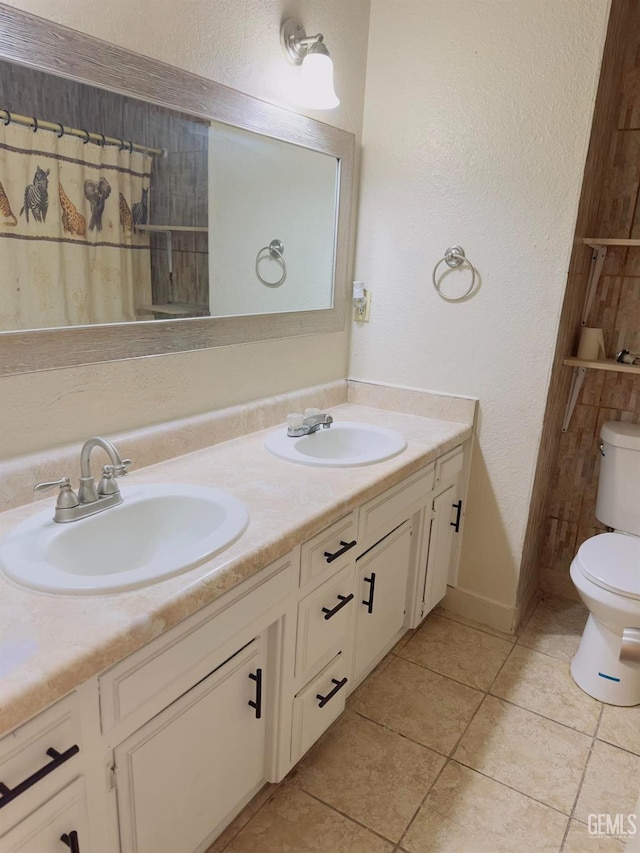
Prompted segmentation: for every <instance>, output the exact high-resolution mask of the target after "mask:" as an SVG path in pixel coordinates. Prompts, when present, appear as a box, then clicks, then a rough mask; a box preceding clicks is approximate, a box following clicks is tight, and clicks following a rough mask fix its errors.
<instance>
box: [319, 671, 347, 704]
mask: <svg viewBox="0 0 640 853" xmlns="http://www.w3.org/2000/svg"><path fill="white" fill-rule="evenodd" d="M348 680H349V679H348V678H347V677H346V676H345V677H344V678H343V679H342V680H341V681H337V679H335V678H332V679H331V683H332V684H335V687H334V688H333V690H331V691H330V692H329V693H327V695H326V696H322V694H321V693H318V694H316V699H319V700H320V701H319V702H318V708H324V706H325V705H326V704H327V702H329V701H330V700H331V699H333V697H334V696H335V695H336V693H337V692H338V690H342V688H343V687H344V686H345V684H346V683H347V681H348Z"/></svg>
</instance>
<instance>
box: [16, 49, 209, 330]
mask: <svg viewBox="0 0 640 853" xmlns="http://www.w3.org/2000/svg"><path fill="white" fill-rule="evenodd" d="M0 108H3V109H8V110H11V111H13V112H16V113H21V114H23V115H34V116H36V118H39V119H46V120H47V121H53V122H61V123H62V124H66V125H68V126H71V127H79V128H83V129H86V130H89V131H92V132H95V133H104V134H105V135H106V136H115V137H118V138H123V139H126V140H132V141H133V142H139V143H142V144H143V145H148V146H150V147H152V148H166V150H167V152H168V156H167V157H166V158H165V159H161V158H156V160H155V162H154V164H153V170H152V177H151V187H150V190H149V211H150V221H151V223H154V224H160V225H165V224H172V225H197V226H206V225H207V182H208V155H207V151H208V125H207V124H206V123H204V122H201V121H199V120H198V119H194V118H191V117H190V116H186V115H182V114H180V113H176V112H173V111H171V110H166V109H163V108H162V107H157V106H154V105H152V104H145V103H144V102H143V101H137V100H135V99H134V98H127V97H124V96H123V95H117V94H114V93H112V92H106V91H103V90H101V89H96V88H94V87H92V86H86V85H84V84H81V83H76V82H74V81H72V80H65V79H63V78H59V77H54V76H53V75H49V74H44V73H42V72H40V71H34V70H32V69H30V68H23V67H21V66H18V65H12V64H11V63H8V62H2V61H0ZM40 132H42V133H45V132H46V131H40ZM90 144H91V143H90ZM207 252H208V240H207V235H206V234H198V235H193V234H184V235H174V237H173V266H174V272H173V286H172V287H171V286H170V281H169V275H168V269H167V259H166V250H165V238H164V235H162V234H153V235H151V275H152V288H153V301H154V303H166V302H179V303H185V302H186V303H198V304H207V303H208V299H209V281H208V259H207ZM158 316H160V315H158ZM163 316H165V315H163Z"/></svg>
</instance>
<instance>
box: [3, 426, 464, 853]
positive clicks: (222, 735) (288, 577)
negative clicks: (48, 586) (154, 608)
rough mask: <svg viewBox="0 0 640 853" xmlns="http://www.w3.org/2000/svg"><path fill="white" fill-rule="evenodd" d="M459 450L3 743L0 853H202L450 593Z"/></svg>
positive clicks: (459, 512)
mask: <svg viewBox="0 0 640 853" xmlns="http://www.w3.org/2000/svg"><path fill="white" fill-rule="evenodd" d="M469 447H470V442H468V443H467V444H466V445H460V446H459V447H457V448H455V449H454V450H452V451H450V452H448V453H446V454H445V455H443V456H441V457H440V458H439V459H437V460H436V461H435V462H433V463H430V464H428V465H426V466H425V467H424V468H422V469H421V470H419V471H416V472H415V473H413V474H411V475H410V476H408V477H406V478H405V479H404V480H402V481H401V482H400V483H397V484H396V485H394V486H393V487H391V488H389V489H387V490H386V491H385V492H383V493H382V494H380V495H378V496H376V497H374V498H372V499H371V500H369V501H367V502H365V503H364V504H362V505H361V506H360V507H358V508H356V509H353V510H351V511H349V512H347V514H345V515H344V516H342V517H341V518H340V519H338V521H336V522H334V523H333V524H331V525H329V527H327V528H325V529H324V530H322V531H321V532H319V533H317V534H316V535H315V536H313V537H311V538H310V539H308V540H307V541H306V542H303V543H302V544H300V545H298V546H296V547H295V548H294V549H293V551H292V552H291V553H290V554H288V555H287V556H285V557H283V558H281V559H279V560H277V561H276V562H274V563H271V564H270V565H269V566H267V567H266V568H263V569H262V570H260V571H259V572H257V573H255V574H254V575H252V576H251V577H250V578H248V579H247V580H245V581H244V582H242V583H241V584H239V585H238V586H236V587H235V588H234V589H232V590H230V591H229V592H227V593H225V594H224V595H222V596H221V597H219V598H218V599H216V600H214V601H213V602H211V603H210V604H208V605H207V606H205V607H203V608H202V609H201V610H199V611H197V612H195V613H193V614H192V615H191V616H189V617H188V618H186V619H185V620H184V621H182V622H180V623H179V624H177V625H175V626H174V627H172V628H171V629H169V630H168V631H166V632H164V633H162V634H160V635H159V636H157V637H156V638H155V639H153V640H151V641H150V642H149V643H147V645H145V646H143V647H141V648H140V649H138V650H137V651H135V652H133V653H132V654H130V655H128V656H127V657H126V658H124V659H123V660H121V661H119V662H118V663H116V664H115V665H114V666H112V667H111V668H110V669H108V670H106V671H104V672H102V673H101V674H100V675H97V676H94V677H93V678H92V679H90V680H89V681H87V682H85V683H84V684H82V685H79V686H78V687H77V688H76V690H75V692H74V693H72V694H70V695H69V696H67V697H65V698H64V699H62V700H60V701H59V702H57V703H56V704H55V705H53V706H51V707H50V708H48V709H47V710H46V711H44V712H42V713H41V714H39V715H38V716H37V717H35V718H34V719H33V720H31V721H29V722H28V723H26V724H25V725H24V726H22V727H21V728H19V729H17V730H16V731H15V732H13V733H11V734H9V735H7V736H5V737H4V738H2V739H1V740H0V850H1V851H2V853H65V851H66V850H71V851H72V853H81V851H82V853H86V851H90V853H203V851H205V850H206V848H207V846H208V845H210V844H211V843H212V842H213V840H214V839H215V838H216V836H217V835H218V834H219V833H220V832H221V831H222V829H223V828H224V827H225V826H226V825H227V824H228V823H229V821H230V820H231V819H232V818H233V817H234V816H235V814H237V813H238V811H240V810H241V808H242V807H243V806H244V805H246V803H247V802H248V801H249V800H250V799H251V798H252V796H253V795H254V794H255V793H256V792H257V791H258V790H259V789H260V788H261V787H262V785H263V784H264V783H265V782H267V781H269V782H278V781H280V780H281V779H282V778H283V776H284V775H285V774H286V773H287V772H288V771H289V770H290V769H291V767H293V765H294V764H295V763H296V762H297V761H298V760H299V759H300V758H301V757H302V756H303V755H304V753H305V752H307V750H308V749H309V748H310V747H311V746H312V745H313V744H314V743H315V741H316V740H317V739H318V738H319V737H320V736H321V735H322V733H323V732H324V731H326V729H327V728H328V727H329V725H330V724H331V723H332V722H333V721H334V720H335V719H336V718H337V717H338V716H339V715H340V714H341V713H342V711H343V710H344V708H345V701H346V699H347V697H348V695H349V694H350V693H351V692H352V691H353V690H354V689H355V687H356V686H357V685H358V684H359V683H360V682H361V681H362V680H363V678H365V677H366V675H367V674H368V673H369V672H370V671H371V670H372V669H373V667H374V666H375V665H376V664H377V663H378V662H379V661H380V659H381V658H382V657H383V656H384V655H385V654H386V653H387V652H388V651H389V650H390V649H391V648H392V647H393V644H394V643H395V642H396V641H397V640H398V638H399V637H400V636H401V635H402V633H403V632H404V631H405V630H407V629H408V628H410V627H415V626H416V625H418V624H419V623H420V621H421V620H422V619H423V618H424V617H425V616H426V614H427V613H428V612H429V610H431V609H432V608H433V607H434V606H435V604H436V603H437V602H438V601H440V600H441V599H442V597H443V596H444V594H445V592H446V588H447V584H455V582H456V571H457V556H458V551H459V538H460V536H459V533H458V531H459V530H460V527H461V523H462V519H463V516H464V500H465V493H466V488H467V479H468V468H469V454H468V453H467V449H468V448H469ZM16 791H18V795H17V796H16V795H15V792H16ZM7 797H8V799H7ZM3 801H4V807H3V805H2V804H3Z"/></svg>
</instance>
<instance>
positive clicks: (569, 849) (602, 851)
mask: <svg viewBox="0 0 640 853" xmlns="http://www.w3.org/2000/svg"><path fill="white" fill-rule="evenodd" d="M593 826H594V829H596V828H597V825H596V824H594V825H593ZM625 847H626V844H625V842H624V841H622V840H621V839H619V838H613V837H612V836H610V835H599V834H598V835H595V834H593V835H592V834H591V833H590V832H589V827H588V826H587V825H586V824H584V823H579V822H578V821H577V820H572V821H571V826H570V827H569V832H568V834H567V840H566V841H565V843H564V848H563V853H622V851H623V850H624V848H625Z"/></svg>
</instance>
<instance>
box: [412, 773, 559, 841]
mask: <svg viewBox="0 0 640 853" xmlns="http://www.w3.org/2000/svg"><path fill="white" fill-rule="evenodd" d="M566 825H567V818H566V817H565V816H564V815H561V814H560V813H559V812H557V811H554V810H553V809H550V808H548V807H547V806H543V805H542V804H541V803H537V802H536V801H535V800H532V799H530V798H529V797H525V796H524V794H519V793H518V792H517V791H514V790H513V789H512V788H507V787H505V786H504V785H501V784H500V783H499V782H494V781H493V779H487V777H486V776H482V775H480V774H479V773H476V772H475V771H474V770H469V769H468V768H467V767H462V766H461V765H459V764H456V763H455V762H451V763H450V764H448V765H447V766H446V767H445V769H444V770H443V771H442V775H441V776H440V777H439V778H438V781H437V782H436V783H435V785H434V786H433V788H432V789H431V791H430V792H429V795H428V797H427V799H426V800H425V802H424V804H423V806H422V807H421V809H420V811H419V812H418V816H417V817H416V819H415V821H414V822H413V823H412V824H411V826H410V828H409V831H408V833H407V834H406V836H405V837H404V838H403V840H402V847H403V848H404V849H406V850H407V851H409V853H431V851H434V853H436V851H437V853H460V852H461V851H473V853H485V851H486V853H502V851H504V853H513V851H515V850H517V851H519V853H526V851H531V853H534V851H535V853H542V851H548V853H557V851H558V850H559V849H560V845H561V844H562V839H563V837H564V831H565V828H566Z"/></svg>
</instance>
